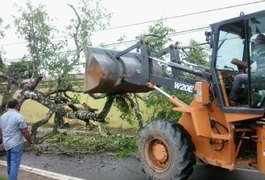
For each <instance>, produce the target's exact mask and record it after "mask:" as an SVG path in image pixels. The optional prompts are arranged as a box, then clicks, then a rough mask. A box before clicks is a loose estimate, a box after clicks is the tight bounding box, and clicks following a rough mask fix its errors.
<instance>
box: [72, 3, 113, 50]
mask: <svg viewBox="0 0 265 180" xmlns="http://www.w3.org/2000/svg"><path fill="white" fill-rule="evenodd" d="M69 6H70V7H71V8H72V9H73V10H74V11H75V14H76V17H75V18H72V19H71V20H70V23H69V26H67V29H68V34H69V35H70V36H71V37H74V41H75V44H76V45H78V47H77V50H79V51H83V50H84V48H85V47H86V46H88V45H91V40H90V36H91V35H92V32H93V31H95V30H102V29H105V28H106V26H108V24H109V19H110V17H111V14H110V13H108V12H107V11H106V9H105V8H104V7H103V6H101V0H80V2H79V7H77V8H75V7H74V6H72V5H69Z"/></svg>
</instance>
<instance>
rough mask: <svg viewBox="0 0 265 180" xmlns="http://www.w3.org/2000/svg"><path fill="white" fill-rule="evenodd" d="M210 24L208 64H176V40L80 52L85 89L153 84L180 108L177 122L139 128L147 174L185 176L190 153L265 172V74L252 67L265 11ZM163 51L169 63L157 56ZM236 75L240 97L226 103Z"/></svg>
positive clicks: (142, 88) (129, 89)
mask: <svg viewBox="0 0 265 180" xmlns="http://www.w3.org/2000/svg"><path fill="white" fill-rule="evenodd" d="M210 27H211V31H210V32H207V33H205V35H206V40H207V43H209V45H210V47H211V50H212V55H211V62H210V68H208V69H207V68H202V67H201V66H199V65H195V64H193V65H191V64H185V63H183V62H181V61H180V59H179V56H178V54H177V52H178V47H177V46H174V45H171V46H170V47H168V48H166V49H163V50H161V51H160V52H157V53H156V54H155V55H154V54H153V55H152V54H150V52H149V49H148V46H147V44H146V43H145V42H144V41H140V42H139V43H137V44H135V45H133V46H131V47H129V48H127V49H125V50H124V51H114V50H107V49H100V48H93V47H89V48H87V50H86V71H85V85H84V92H86V93H110V94H115V93H137V92H149V91H151V90H157V91H159V92H160V93H161V94H163V95H164V96H165V97H166V98H168V101H169V102H170V103H172V104H173V107H172V110H173V111H177V112H182V117H181V118H180V119H179V120H178V121H175V122H174V121H169V120H167V119H159V120H154V121H152V122H151V123H150V124H147V125H146V126H145V127H144V128H143V129H142V130H141V131H140V133H139V140H138V158H139V161H140V164H141V167H142V169H143V171H144V172H145V174H146V176H147V178H148V179H166V180H168V179H187V178H188V177H189V176H190V175H191V174H192V171H193V165H194V164H195V163H196V159H200V160H201V161H203V162H204V163H206V164H209V165H213V166H218V167H221V168H225V169H228V170H234V169H235V168H236V167H237V166H238V165H242V164H245V165H249V166H251V167H254V168H256V169H257V170H259V171H260V172H261V173H264V172H265V117H264V110H265V109H264V108H265V103H264V101H265V76H263V74H265V73H259V72H262V71H260V70H258V68H263V66H264V67H265V65H263V64H262V63H264V64H265V62H262V61H265V53H263V52H262V51H260V52H258V53H259V56H260V59H259V60H257V59H256V58H255V56H256V54H257V52H256V51H255V48H256V45H255V39H256V37H257V36H259V35H260V34H261V35H264V34H265V11H261V12H256V13H252V14H248V15H243V14H242V15H240V16H239V17H236V18H233V19H229V20H225V21H222V22H218V23H215V24H211V25H210ZM136 49H137V50H138V51H135V50H136ZM255 53H256V54H255ZM164 54H169V57H170V61H168V62H166V61H162V60H161V59H160V58H159V57H160V56H162V55H164ZM263 56H264V57H263ZM233 59H234V61H233ZM235 59H236V60H235ZM161 64H163V65H164V66H165V65H166V66H168V67H169V69H172V74H173V76H165V75H164V74H165V73H163V69H162V67H161ZM240 64H246V66H247V70H244V71H243V70H242V66H240ZM264 71H265V69H264ZM181 72H185V73H181ZM241 73H245V75H244V76H246V77H247V78H246V82H245V83H244V84H242V86H240V92H242V93H243V96H241V97H240V98H238V100H237V102H236V104H231V103H230V101H229V94H230V93H231V89H232V87H233V85H234V84H233V83H234V78H235V77H236V76H237V75H238V74H241ZM182 74H190V75H192V76H188V77H194V75H195V76H198V77H199V78H190V79H187V78H183V77H182ZM160 87H168V88H172V89H178V90H182V91H185V92H189V93H191V94H193V100H192V102H191V103H190V104H185V103H184V102H182V101H181V100H179V99H178V97H174V96H171V95H170V94H168V93H166V92H165V91H163V90H162V89H161V88H160ZM238 95H239V94H238Z"/></svg>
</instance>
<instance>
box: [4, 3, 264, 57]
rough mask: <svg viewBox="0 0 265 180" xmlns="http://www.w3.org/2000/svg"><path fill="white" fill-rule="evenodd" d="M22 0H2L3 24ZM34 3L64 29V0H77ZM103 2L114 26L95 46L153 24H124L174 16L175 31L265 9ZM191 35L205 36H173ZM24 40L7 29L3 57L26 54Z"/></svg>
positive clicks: (96, 38)
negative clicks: (15, 4) (41, 7)
mask: <svg viewBox="0 0 265 180" xmlns="http://www.w3.org/2000/svg"><path fill="white" fill-rule="evenodd" d="M25 2H26V1H25V0H6V1H2V3H1V6H0V17H1V18H2V19H3V21H4V24H11V23H12V22H13V18H12V16H14V15H16V13H17V11H16V8H15V6H14V3H17V4H18V5H20V6H21V5H23V4H25ZM34 2H41V3H43V4H45V5H46V6H47V10H48V13H49V16H50V17H52V18H54V19H55V23H56V25H57V26H58V27H59V28H60V30H62V31H63V29H64V26H65V25H66V24H67V23H68V22H69V21H68V20H69V18H70V17H71V16H73V12H72V10H71V9H70V8H69V7H68V6H67V3H71V4H74V5H76V4H77V3H78V0H34ZM251 2H259V3H255V4H249V5H245V6H239V7H234V8H227V9H223V10H216V11H212V12H208V13H202V14H197V15H192V16H185V17H181V18H180V17H177V16H181V15H184V14H189V13H194V12H199V11H206V10H212V9H217V8H223V7H229V6H234V5H240V4H246V3H251ZM102 5H103V6H104V7H105V8H106V9H107V10H108V11H109V12H111V13H112V14H113V15H112V19H111V21H110V28H113V27H114V29H112V30H107V31H100V32H95V33H94V36H93V37H92V41H93V44H94V45H95V46H96V45H98V44H100V43H101V42H102V43H104V44H111V43H115V42H116V41H117V39H119V37H121V36H122V35H125V37H126V40H132V39H134V37H135V36H136V35H139V34H141V33H143V32H144V31H147V28H148V26H150V25H152V23H145V24H142V25H138V26H130V27H124V28H115V27H120V26H123V25H129V24H137V23H141V22H147V21H152V20H156V19H160V18H170V17H175V18H171V19H168V20H166V21H165V24H166V25H168V26H169V27H171V28H173V29H175V30H176V31H182V30H186V29H193V28H196V27H203V26H207V25H209V24H211V23H214V22H217V21H221V20H224V19H228V18H232V17H236V16H239V14H240V12H242V11H243V12H244V13H245V14H249V13H251V12H255V11H260V10H265V1H260V0H222V1H217V0H216V1H212V0H178V1H177V0H162V1H161V0H130V1H129V0H102ZM191 38H192V39H195V40H197V41H202V40H204V39H205V38H204V32H203V31H201V32H197V33H190V34H184V35H178V36H174V37H172V39H173V41H181V42H183V43H185V42H186V43H187V42H188V40H190V39H191ZM23 42H24V40H23V39H18V38H17V37H16V35H15V32H14V30H12V29H10V30H9V31H8V32H6V36H5V38H4V39H2V40H0V47H2V48H3V49H4V50H5V51H6V54H5V55H4V56H5V58H6V59H8V60H9V59H16V58H21V57H22V56H23V54H24V53H25V51H24V50H25V43H23Z"/></svg>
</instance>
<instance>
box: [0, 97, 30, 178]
mask: <svg viewBox="0 0 265 180" xmlns="http://www.w3.org/2000/svg"><path fill="white" fill-rule="evenodd" d="M8 108H9V109H8V111H6V112H5V113H4V114H3V115H2V116H1V117H0V137H1V138H2V141H3V144H4V147H5V149H6V151H7V173H8V179H9V180H17V176H18V170H19V166H20V161H21V157H22V153H23V144H24V138H25V139H26V140H27V141H28V142H29V143H30V144H32V141H31V135H30V133H29V131H28V126H27V124H26V122H25V119H24V117H23V115H22V114H21V113H19V110H20V105H19V102H18V101H17V100H11V101H9V102H8Z"/></svg>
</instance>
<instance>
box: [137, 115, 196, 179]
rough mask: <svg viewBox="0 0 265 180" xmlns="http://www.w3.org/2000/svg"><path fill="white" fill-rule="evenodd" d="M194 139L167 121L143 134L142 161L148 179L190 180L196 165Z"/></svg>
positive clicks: (141, 137) (180, 126) (146, 129)
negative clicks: (188, 179)
mask: <svg viewBox="0 0 265 180" xmlns="http://www.w3.org/2000/svg"><path fill="white" fill-rule="evenodd" d="M194 151H195V150H194V145H193V143H192V141H191V137H190V136H189V134H188V133H187V131H186V130H185V129H184V128H183V126H182V125H180V124H177V123H173V122H169V121H167V120H157V121H153V122H152V123H150V124H148V125H147V126H146V127H145V128H144V129H142V131H141V132H140V134H139V140H138V158H139V161H140V164H141V166H142V169H143V172H144V173H145V174H146V176H147V178H148V179H164V180H169V179H177V180H183V179H187V178H188V177H189V176H190V175H191V173H192V172H193V165H194V164H195V162H196V158H195V154H194Z"/></svg>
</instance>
